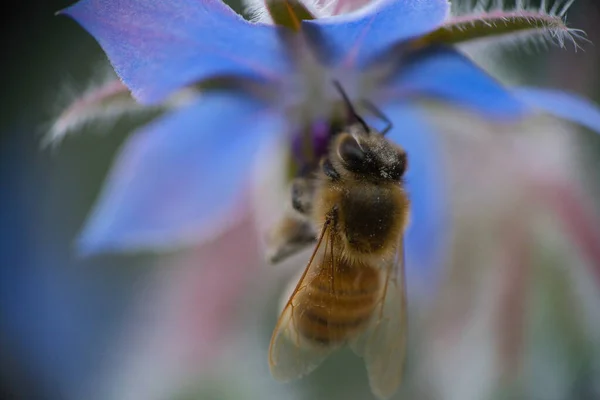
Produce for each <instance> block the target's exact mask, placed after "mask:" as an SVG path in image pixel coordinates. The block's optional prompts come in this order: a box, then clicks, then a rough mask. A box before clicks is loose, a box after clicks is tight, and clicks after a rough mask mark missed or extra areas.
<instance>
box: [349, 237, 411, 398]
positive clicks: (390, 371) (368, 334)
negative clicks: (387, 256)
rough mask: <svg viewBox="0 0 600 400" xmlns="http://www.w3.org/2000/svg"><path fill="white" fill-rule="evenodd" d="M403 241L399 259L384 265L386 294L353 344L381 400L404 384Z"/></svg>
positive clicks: (397, 254)
mask: <svg viewBox="0 0 600 400" xmlns="http://www.w3.org/2000/svg"><path fill="white" fill-rule="evenodd" d="M403 241H404V238H403V237H401V238H400V240H399V243H398V250H397V252H396V257H395V259H394V260H392V261H391V262H389V263H387V265H384V266H383V267H384V268H385V271H386V272H385V274H382V275H383V284H384V287H383V292H382V298H381V299H380V304H379V305H378V307H377V308H376V309H375V312H374V313H373V315H372V317H371V319H370V321H369V325H368V327H367V329H366V330H365V331H364V333H362V334H361V335H360V336H359V337H357V338H356V339H354V340H353V341H352V342H351V343H350V347H351V348H352V350H353V351H354V352H355V353H356V354H358V355H359V356H361V357H363V358H364V361H365V365H366V367H367V372H368V375H369V384H370V385H371V389H372V391H373V393H374V394H375V395H376V396H377V397H378V398H380V399H386V398H389V397H390V396H391V395H392V394H394V392H395V391H396V390H397V389H398V387H399V386H400V383H401V381H402V375H403V369H404V358H405V352H406V335H407V315H406V287H405V274H404V243H403Z"/></svg>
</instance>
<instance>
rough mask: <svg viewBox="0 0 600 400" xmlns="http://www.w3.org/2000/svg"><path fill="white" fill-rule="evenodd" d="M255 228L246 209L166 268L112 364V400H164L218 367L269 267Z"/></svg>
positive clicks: (144, 297)
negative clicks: (260, 276) (236, 219)
mask: <svg viewBox="0 0 600 400" xmlns="http://www.w3.org/2000/svg"><path fill="white" fill-rule="evenodd" d="M255 229H256V228H255V225H254V222H253V219H252V218H251V216H250V215H249V214H248V213H246V217H245V218H244V219H243V222H241V223H239V224H238V225H236V226H234V227H233V228H231V229H230V230H228V231H227V232H226V233H225V234H223V235H221V236H219V237H218V238H216V239H215V240H213V241H212V242H209V243H206V244H205V245H203V246H201V247H199V248H197V249H195V250H192V251H190V252H188V253H185V254H183V255H181V256H176V257H175V259H174V260H172V261H170V262H168V264H167V265H160V266H159V269H158V270H157V271H156V272H157V276H156V277H155V278H156V281H155V282H154V284H152V285H151V286H149V287H145V288H143V289H142V292H141V293H139V294H140V304H139V308H138V309H136V310H134V312H133V314H134V317H133V318H132V320H131V324H130V330H129V331H128V332H126V337H125V340H124V342H123V343H122V354H119V355H118V356H117V359H116V360H114V363H113V364H111V366H112V367H111V368H110V369H115V370H116V371H112V372H110V376H109V378H108V382H109V385H108V386H110V387H112V388H111V389H110V393H109V396H108V397H107V398H111V399H118V400H129V399H131V400H134V399H144V400H153V399H156V400H159V399H160V400H163V399H165V398H168V397H169V396H170V395H172V394H173V393H175V392H177V391H178V390H180V389H181V386H182V384H183V382H185V381H186V379H189V378H191V377H195V376H199V375H200V374H202V373H204V372H207V371H210V370H211V367H212V365H213V363H214V362H215V360H216V359H217V358H218V357H219V356H220V354H221V353H222V351H223V350H224V346H227V344H228V340H229V339H230V335H231V334H232V333H233V329H232V327H234V326H235V325H234V323H235V320H236V318H237V316H238V315H237V313H238V311H239V310H241V309H242V305H243V304H244V297H245V295H246V294H247V292H246V290H247V289H248V288H249V287H251V286H252V285H249V283H250V282H252V281H253V279H254V277H255V276H256V274H257V272H259V269H258V267H259V266H260V265H261V264H262V258H261V256H260V254H259V251H258V245H257V241H256V231H255ZM115 366H116V367H117V368H114V367H115ZM109 367H110V366H109ZM115 372H116V373H115ZM102 386H106V382H103V384H102Z"/></svg>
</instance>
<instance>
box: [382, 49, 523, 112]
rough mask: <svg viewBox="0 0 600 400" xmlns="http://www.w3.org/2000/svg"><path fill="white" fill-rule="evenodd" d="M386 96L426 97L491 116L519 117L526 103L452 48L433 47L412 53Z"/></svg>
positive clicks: (391, 83) (393, 80) (399, 70)
mask: <svg viewBox="0 0 600 400" xmlns="http://www.w3.org/2000/svg"><path fill="white" fill-rule="evenodd" d="M387 90H388V93H387V95H386V94H384V96H386V97H387V96H389V97H397V98H402V97H429V98H433V99H439V100H443V101H446V102H449V103H454V104H455V105H456V106H460V107H465V108H468V109H471V110H472V111H474V112H477V113H480V114H483V115H484V116H485V117H488V118H494V119H501V120H502V119H513V118H518V117H522V116H523V115H524V114H525V113H526V112H527V111H528V107H527V106H526V104H524V103H523V102H522V101H521V100H520V99H519V98H517V97H516V96H515V95H514V94H513V93H512V92H511V91H509V90H508V89H506V88H505V87H504V86H503V85H502V84H501V83H500V82H498V81H496V80H495V79H494V78H492V77H491V76H490V75H488V74H487V73H486V72H484V71H483V70H482V69H480V68H479V67H478V66H476V65H475V64H474V63H473V62H472V61H471V60H469V59H468V58H467V57H465V56H464V55H462V54H460V53H459V52H457V51H456V50H454V49H450V48H446V47H437V46H436V47H432V48H428V49H426V50H424V51H420V52H418V53H416V54H414V55H412V56H411V57H410V58H409V59H408V60H407V61H406V63H405V64H403V65H402V66H401V67H400V68H399V69H398V72H397V73H396V76H395V77H394V78H393V79H392V80H391V82H390V86H389V89H387Z"/></svg>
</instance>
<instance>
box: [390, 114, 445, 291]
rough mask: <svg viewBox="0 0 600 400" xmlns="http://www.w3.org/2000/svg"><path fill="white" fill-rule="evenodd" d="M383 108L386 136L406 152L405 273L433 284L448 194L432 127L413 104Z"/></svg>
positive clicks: (441, 242)
mask: <svg viewBox="0 0 600 400" xmlns="http://www.w3.org/2000/svg"><path fill="white" fill-rule="evenodd" d="M382 111H383V112H384V113H385V114H386V115H387V116H388V117H389V118H390V120H391V121H392V122H393V123H394V127H393V129H392V130H391V131H390V132H389V134H388V138H389V139H390V140H391V141H393V142H395V143H398V144H400V145H401V146H402V147H403V148H404V149H405V150H406V153H407V155H408V171H407V173H406V176H405V178H406V188H407V190H408V193H409V196H410V200H411V223H410V226H409V228H408V231H407V234H406V241H405V243H406V273H407V279H408V280H409V282H411V281H412V282H415V281H419V280H421V281H422V280H423V279H425V280H426V282H429V283H428V284H432V283H433V282H432V281H430V279H431V278H434V277H435V276H436V274H437V272H439V267H440V266H441V263H442V261H443V259H442V258H441V257H442V256H443V254H442V251H443V244H444V242H445V232H446V230H445V229H446V225H447V213H448V210H447V207H446V205H447V204H448V195H447V193H446V188H445V187H444V174H443V171H444V168H443V166H442V161H441V160H442V158H441V157H440V151H439V148H438V140H437V138H436V137H435V134H434V131H433V130H431V128H430V127H429V126H428V125H427V123H426V122H425V121H426V117H425V116H424V115H422V114H421V113H420V112H419V110H418V109H417V108H415V107H412V106H408V105H392V106H387V107H384V108H383V109H382ZM409 286H410V285H409Z"/></svg>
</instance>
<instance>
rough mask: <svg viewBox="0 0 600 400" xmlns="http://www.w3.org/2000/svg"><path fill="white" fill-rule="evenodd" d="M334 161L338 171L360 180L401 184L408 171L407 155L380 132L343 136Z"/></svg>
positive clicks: (334, 151) (337, 142)
mask: <svg viewBox="0 0 600 400" xmlns="http://www.w3.org/2000/svg"><path fill="white" fill-rule="evenodd" d="M351 128H352V127H351ZM349 130H350V131H352V129H349ZM330 158H331V160H332V162H331V164H332V165H333V167H334V168H335V169H336V170H341V171H344V172H345V173H346V174H349V175H351V176H352V177H354V178H356V179H368V180H374V181H387V182H389V181H392V182H400V181H401V180H402V177H403V176H404V173H405V172H406V168H407V157H406V152H405V151H404V150H402V149H401V148H400V147H398V146H395V145H393V144H392V143H390V142H389V141H388V140H386V139H385V137H383V136H382V135H381V134H380V133H378V132H376V131H370V132H369V133H368V134H365V133H363V134H352V133H351V132H344V133H342V134H340V135H339V136H338V137H337V138H336V140H335V142H334V146H332V149H331V152H330Z"/></svg>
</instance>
